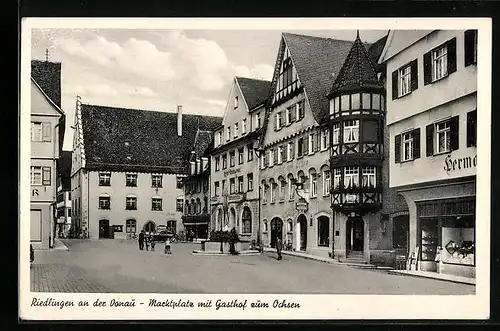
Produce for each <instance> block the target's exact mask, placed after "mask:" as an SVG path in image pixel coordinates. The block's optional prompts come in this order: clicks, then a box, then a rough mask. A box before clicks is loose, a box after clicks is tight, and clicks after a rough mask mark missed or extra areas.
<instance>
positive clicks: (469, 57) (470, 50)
mask: <svg viewBox="0 0 500 331" xmlns="http://www.w3.org/2000/svg"><path fill="white" fill-rule="evenodd" d="M476 34H477V30H467V31H465V49H464V53H465V66H466V67H467V66H469V65H471V64H474V63H476V61H475V59H474V53H475V49H476V47H477V45H476Z"/></svg>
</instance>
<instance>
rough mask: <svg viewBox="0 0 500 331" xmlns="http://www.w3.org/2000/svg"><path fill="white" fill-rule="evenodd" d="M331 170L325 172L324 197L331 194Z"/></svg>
mask: <svg viewBox="0 0 500 331" xmlns="http://www.w3.org/2000/svg"><path fill="white" fill-rule="evenodd" d="M330 182H331V179H330V170H324V171H323V196H327V195H329V194H330Z"/></svg>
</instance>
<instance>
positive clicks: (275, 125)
mask: <svg viewBox="0 0 500 331" xmlns="http://www.w3.org/2000/svg"><path fill="white" fill-rule="evenodd" d="M274 130H275V131H276V130H278V114H276V116H274Z"/></svg>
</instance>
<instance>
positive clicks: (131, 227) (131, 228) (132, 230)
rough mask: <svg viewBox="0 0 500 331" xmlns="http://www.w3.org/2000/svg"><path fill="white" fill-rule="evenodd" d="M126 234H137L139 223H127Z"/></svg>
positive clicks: (129, 221)
mask: <svg viewBox="0 0 500 331" xmlns="http://www.w3.org/2000/svg"><path fill="white" fill-rule="evenodd" d="M125 232H126V233H136V232H137V222H136V221H135V220H126V221H125Z"/></svg>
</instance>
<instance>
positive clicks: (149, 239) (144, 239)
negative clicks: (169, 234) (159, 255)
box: [139, 230, 172, 254]
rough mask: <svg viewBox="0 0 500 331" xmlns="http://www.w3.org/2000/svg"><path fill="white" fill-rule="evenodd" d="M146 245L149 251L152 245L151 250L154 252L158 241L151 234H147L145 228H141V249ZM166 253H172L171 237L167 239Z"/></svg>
mask: <svg viewBox="0 0 500 331" xmlns="http://www.w3.org/2000/svg"><path fill="white" fill-rule="evenodd" d="M144 245H145V246H146V250H147V251H149V247H150V246H151V251H152V252H154V251H155V245H156V241H155V240H154V238H153V236H152V235H151V234H146V233H144V230H141V233H139V250H141V251H143V250H144ZM165 254H172V250H171V249H170V240H169V239H167V240H166V241H165Z"/></svg>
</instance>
